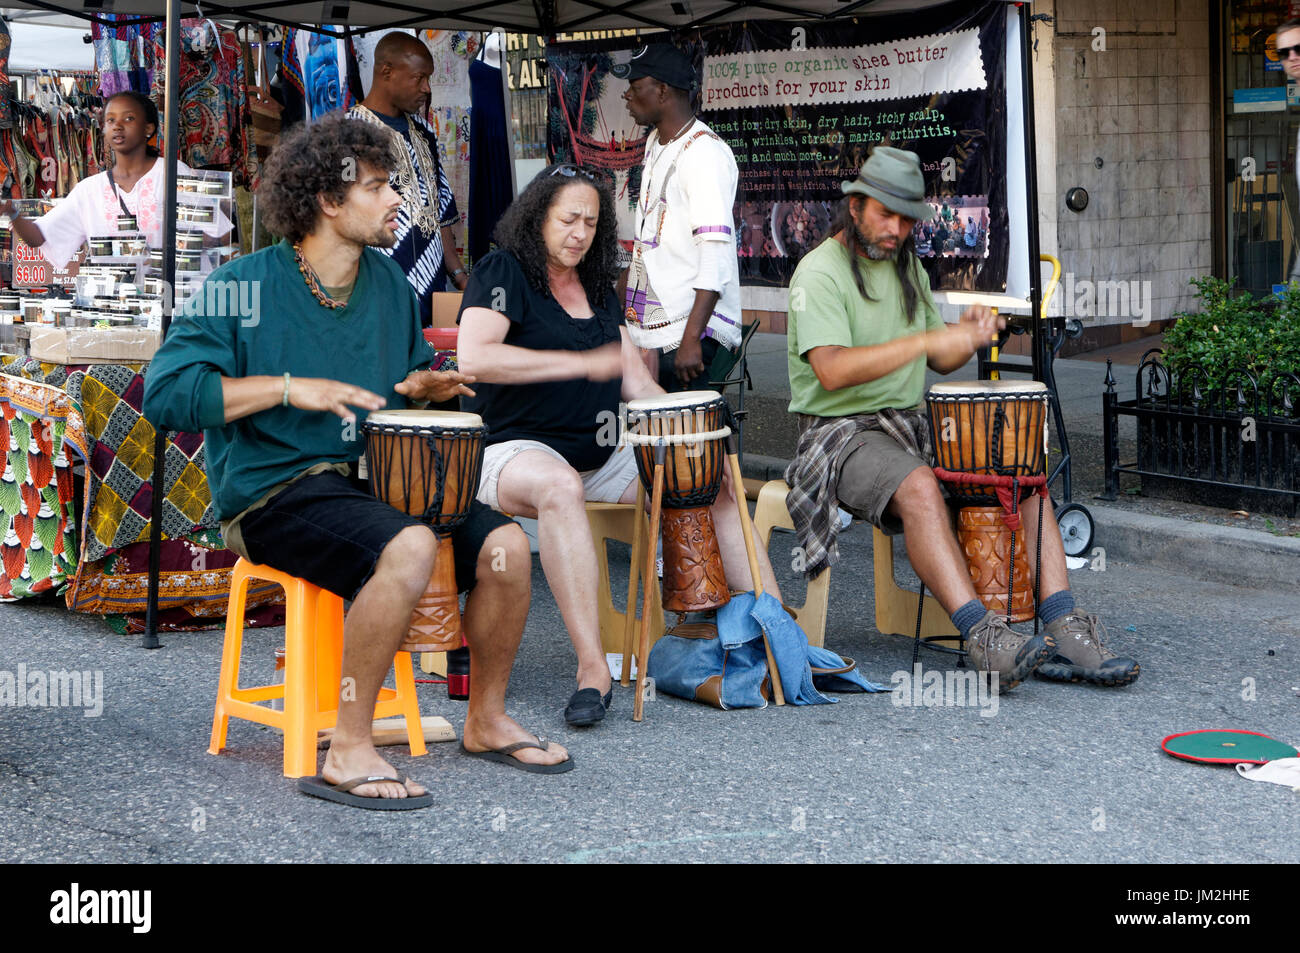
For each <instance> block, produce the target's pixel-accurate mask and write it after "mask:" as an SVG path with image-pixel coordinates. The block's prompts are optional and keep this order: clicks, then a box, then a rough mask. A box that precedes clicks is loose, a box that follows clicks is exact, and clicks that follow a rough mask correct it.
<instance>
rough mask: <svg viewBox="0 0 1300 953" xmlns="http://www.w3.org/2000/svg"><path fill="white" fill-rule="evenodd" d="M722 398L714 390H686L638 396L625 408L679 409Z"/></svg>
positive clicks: (637, 409)
mask: <svg viewBox="0 0 1300 953" xmlns="http://www.w3.org/2000/svg"><path fill="white" fill-rule="evenodd" d="M716 400H722V395H721V394H719V393H718V392H717V391H714V390H687V391H682V392H681V393H678V394H659V395H657V396H655V397H638V398H637V399H636V400H629V401H628V402H627V409H628V411H629V412H632V411H644V412H645V413H653V412H654V411H656V410H681V409H682V408H684V407H696V406H700V405H703V404H711V403H713V402H714V401H716Z"/></svg>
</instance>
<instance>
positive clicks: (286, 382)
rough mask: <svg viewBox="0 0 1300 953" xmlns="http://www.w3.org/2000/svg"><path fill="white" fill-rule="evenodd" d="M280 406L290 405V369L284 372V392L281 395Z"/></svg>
mask: <svg viewBox="0 0 1300 953" xmlns="http://www.w3.org/2000/svg"><path fill="white" fill-rule="evenodd" d="M280 406H281V407H288V406H289V372H288V371H286V372H285V374H284V394H283V395H282V396H281V397H280Z"/></svg>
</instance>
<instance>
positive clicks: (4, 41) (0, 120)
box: [0, 19, 14, 129]
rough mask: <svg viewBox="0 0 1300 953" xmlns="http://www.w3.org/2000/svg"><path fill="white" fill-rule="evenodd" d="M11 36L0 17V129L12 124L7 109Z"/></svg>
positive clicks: (11, 115)
mask: <svg viewBox="0 0 1300 953" xmlns="http://www.w3.org/2000/svg"><path fill="white" fill-rule="evenodd" d="M11 46H13V38H12V37H11V36H10V35H9V26H8V25H7V24H6V23H5V22H4V20H2V19H0V129H8V128H9V127H10V126H12V125H13V124H14V119H13V113H12V112H11V111H10V109H9V97H10V95H12V93H11V88H10V84H9V49H10V47H11Z"/></svg>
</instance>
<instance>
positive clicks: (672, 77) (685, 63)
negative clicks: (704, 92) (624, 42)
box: [610, 43, 695, 92]
mask: <svg viewBox="0 0 1300 953" xmlns="http://www.w3.org/2000/svg"><path fill="white" fill-rule="evenodd" d="M610 72H611V73H613V74H614V75H615V76H617V77H618V78H619V79H625V80H627V81H628V82H629V83H630V82H632V81H633V80H637V79H640V78H641V77H642V76H649V77H650V78H651V79H657V80H659V81H660V82H661V83H667V84H668V85H669V86H672V87H674V88H676V89H684V90H687V91H688V92H689V91H690V88H691V86H692V85H693V84H694V82H695V67H694V66H693V65H692V64H691V61H690V60H689V59H688V58H687V56H686V54H685V53H683V52H682V51H681V50H679V49H677V47H675V46H672V45H671V44H668V43H655V44H654V45H652V46H643V47H641V49H639V50H637V51H636V52H635V53H633V54H632V59H631V60H629V61H628V62H626V63H620V64H618V65H617V66H614V67H611V69H610Z"/></svg>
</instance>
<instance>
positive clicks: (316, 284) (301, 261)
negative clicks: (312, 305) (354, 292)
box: [293, 244, 348, 310]
mask: <svg viewBox="0 0 1300 953" xmlns="http://www.w3.org/2000/svg"><path fill="white" fill-rule="evenodd" d="M293 257H294V258H295V259H297V261H298V272H299V273H300V274H301V275H302V279H303V281H305V282H307V288H308V290H310V291H311V293H312V294H313V295H314V296H315V298H316V300H317V301H319V302H320V304H321V306H322V307H325V308H332V309H334V310H338V309H340V308H346V307H347V306H348V304H347V302H346V301H335V300H334V299H333V298H331V297H330V296H329V295H327V294H326V293H325V292H324V291H322V290H321V285H320V279H319V278H317V277H316V272H315V271H313V270H312V267H311V265H309V264H307V258H306V256H304V255H303V253H302V245H300V244H299V245H294V246H293Z"/></svg>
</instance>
